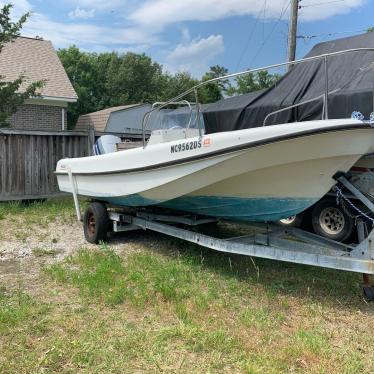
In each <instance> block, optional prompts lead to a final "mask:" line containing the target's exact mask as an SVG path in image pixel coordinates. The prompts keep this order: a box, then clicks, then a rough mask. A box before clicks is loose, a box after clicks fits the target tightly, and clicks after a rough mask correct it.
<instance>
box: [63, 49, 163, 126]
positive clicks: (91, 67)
mask: <svg viewBox="0 0 374 374" xmlns="http://www.w3.org/2000/svg"><path fill="white" fill-rule="evenodd" d="M58 56H59V58H60V60H61V62H62V64H63V66H64V68H65V70H66V72H67V74H68V76H69V79H70V81H71V82H72V84H73V86H74V89H75V90H76V92H77V94H78V97H79V99H78V101H77V102H76V103H74V104H71V105H69V128H72V127H73V126H74V124H75V123H76V120H77V119H78V117H79V115H80V114H85V113H89V112H94V111H97V110H101V109H104V108H108V107H111V106H117V105H124V104H135V103H142V102H153V101H157V100H159V99H160V97H161V96H162V94H163V91H162V87H163V86H164V82H165V79H164V77H163V74H162V67H161V65H159V64H158V63H156V62H154V61H152V59H151V58H150V57H148V56H146V55H145V54H135V53H130V52H128V53H126V54H121V55H120V54H118V53H116V52H111V53H100V54H96V53H87V52H82V51H80V50H79V48H77V47H76V46H71V47H69V48H67V49H60V50H59V51H58Z"/></svg>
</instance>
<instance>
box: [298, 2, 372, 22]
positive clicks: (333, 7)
mask: <svg viewBox="0 0 374 374" xmlns="http://www.w3.org/2000/svg"><path fill="white" fill-rule="evenodd" d="M330 1H331V2H330ZM332 1H333V0H325V1H315V0H303V2H302V4H301V6H302V8H301V9H300V11H299V14H300V20H301V21H316V20H323V19H327V18H330V17H332V16H337V15H341V14H347V13H349V12H351V11H352V10H353V9H355V8H359V7H360V6H362V5H363V4H364V3H365V2H366V0H343V1H339V2H332ZM335 1H336V0H335ZM323 2H326V3H328V4H326V5H324V4H322V3H323ZM316 4H320V5H316ZM309 5H310V6H309Z"/></svg>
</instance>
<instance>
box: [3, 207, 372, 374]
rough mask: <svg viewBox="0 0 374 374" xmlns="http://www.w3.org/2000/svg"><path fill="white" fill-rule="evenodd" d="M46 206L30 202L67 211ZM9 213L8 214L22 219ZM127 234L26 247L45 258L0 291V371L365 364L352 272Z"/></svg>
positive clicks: (301, 368) (356, 369)
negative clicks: (113, 239)
mask: <svg viewBox="0 0 374 374" xmlns="http://www.w3.org/2000/svg"><path fill="white" fill-rule="evenodd" d="M49 204H50V203H47V205H44V204H42V205H40V206H35V207H34V206H32V207H29V208H31V209H30V215H31V216H32V217H34V218H35V221H37V219H36V217H37V216H38V212H39V216H40V217H39V218H41V217H44V216H45V215H49V214H51V216H50V217H51V219H54V220H55V221H57V222H59V217H60V216H59V215H60V214H61V217H62V218H61V220H62V221H63V220H64V219H65V218H64V217H66V216H69V215H70V214H73V212H72V210H73V208H72V206H71V205H69V204H67V205H65V206H60V212H56V210H58V209H57V207H55V206H54V205H53V204H52V206H51V205H49ZM12 209H13V208H12ZM14 209H20V210H19V211H17V210H16V211H15V212H14V213H13V214H12V215H9V212H5V213H4V215H5V217H6V218H4V220H5V221H6V222H8V220H9V219H10V217H15V218H16V219H21V218H22V219H27V217H28V211H27V209H24V208H23V207H18V208H14ZM55 209H56V210H55ZM53 211H54V213H53ZM53 214H56V216H55V217H54V218H53ZM30 225H31V226H30V227H31V229H32V228H33V227H34V226H33V225H34V224H30ZM126 235H127V237H126V238H125V237H123V244H122V245H120V246H118V245H117V246H111V245H101V246H98V247H97V248H96V249H87V248H79V249H77V250H76V251H75V252H74V254H73V255H71V256H68V257H65V258H64V259H63V260H58V261H57V260H55V259H54V258H53V256H51V255H53V254H54V253H52V252H53V251H52V252H51V251H50V250H49V249H48V248H49V247H48V245H47V246H44V245H43V246H39V247H37V248H34V250H33V256H34V258H35V259H38V258H40V260H41V263H43V264H44V263H45V262H44V261H43V257H45V256H49V257H50V260H53V261H52V263H51V262H49V264H48V265H44V267H43V271H42V272H41V273H40V274H39V276H38V279H37V283H36V284H37V288H36V289H35V288H34V289H33V290H32V292H30V291H26V287H25V286H26V285H25V282H24V281H23V280H20V282H18V283H17V286H16V287H13V288H9V287H7V288H5V287H2V288H0V347H1V355H0V372H5V373H8V372H9V373H12V372H17V373H30V372H82V373H95V372H97V373H99V372H113V373H122V372H129V373H132V372H147V373H148V372H170V373H174V372H183V373H184V372H204V373H205V372H206V373H215V372H229V373H232V372H241V373H248V374H249V373H251V374H252V373H280V372H284V373H289V372H295V373H372V372H373V369H374V336H373V331H372V329H371V327H370V326H372V325H373V323H374V313H373V306H372V305H368V304H366V303H365V302H364V301H363V300H362V298H361V296H360V294H359V282H360V278H359V276H358V275H355V274H352V273H346V272H338V271H333V270H327V269H319V268H314V267H308V266H299V265H294V264H287V263H280V262H276V261H268V260H262V259H250V258H248V257H244V256H234V255H230V256H229V255H224V254H219V253H216V252H213V251H209V250H204V249H201V248H200V247H198V246H194V245H188V244H186V243H185V242H182V241H178V240H170V239H168V238H164V237H162V236H158V235H154V236H152V237H149V236H148V237H147V234H145V238H144V239H143V241H140V242H139V241H137V245H136V247H135V250H133V249H134V248H132V241H134V242H135V238H138V237H137V236H136V234H126ZM143 235H144V234H143ZM136 240H139V239H136ZM150 243H152V244H154V246H153V247H152V249H151V248H150ZM44 248H46V249H44ZM155 248H157V249H158V250H156V249H155ZM122 249H124V250H122Z"/></svg>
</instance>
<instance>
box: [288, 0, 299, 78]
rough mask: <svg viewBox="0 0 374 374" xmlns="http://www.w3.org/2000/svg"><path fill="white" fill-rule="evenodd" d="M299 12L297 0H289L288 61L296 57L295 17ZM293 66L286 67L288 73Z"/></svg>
mask: <svg viewBox="0 0 374 374" xmlns="http://www.w3.org/2000/svg"><path fill="white" fill-rule="evenodd" d="M298 12H299V0H291V20H290V26H289V30H288V61H293V60H295V56H296V33H297V15H298ZM292 68H293V65H288V69H287V70H288V71H290V70H291V69H292Z"/></svg>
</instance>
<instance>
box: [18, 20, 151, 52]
mask: <svg viewBox="0 0 374 374" xmlns="http://www.w3.org/2000/svg"><path fill="white" fill-rule="evenodd" d="M22 34H23V35H26V36H35V35H40V36H42V37H43V38H44V39H48V40H52V42H53V43H54V45H55V46H56V47H67V46H69V45H71V44H76V45H78V46H82V44H83V45H84V46H85V48H88V47H89V46H90V45H91V46H93V45H106V46H108V48H112V49H115V46H117V45H120V46H124V45H137V44H143V45H144V44H151V43H155V44H156V43H158V39H157V38H156V37H154V36H153V37H152V36H150V35H149V34H148V33H146V32H144V31H143V30H142V29H140V28H134V27H127V28H126V27H123V28H113V27H110V26H108V27H107V26H105V27H104V26H97V25H95V24H88V23H69V24H65V23H62V22H54V21H51V20H50V19H49V18H48V17H46V16H44V15H43V14H40V13H33V14H32V16H31V17H30V19H29V21H28V22H27V24H26V25H25V27H24V29H23V32H22Z"/></svg>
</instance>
